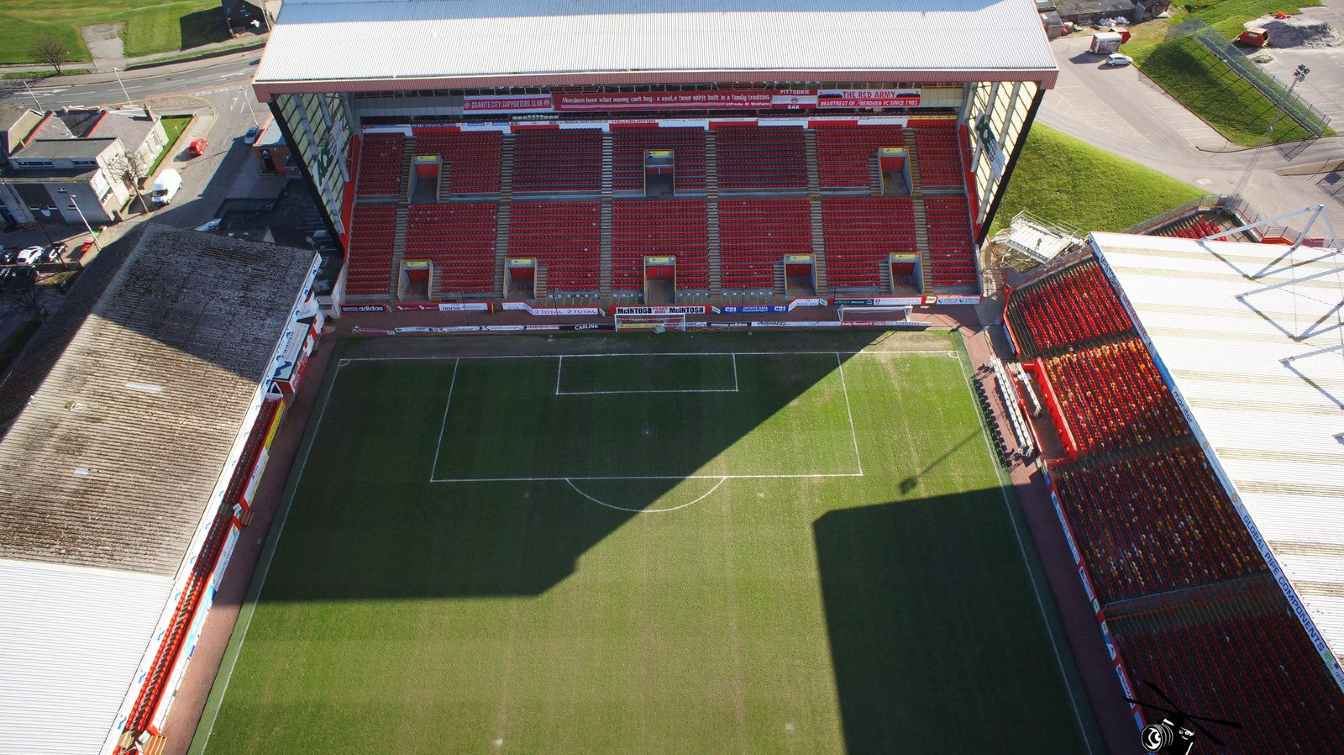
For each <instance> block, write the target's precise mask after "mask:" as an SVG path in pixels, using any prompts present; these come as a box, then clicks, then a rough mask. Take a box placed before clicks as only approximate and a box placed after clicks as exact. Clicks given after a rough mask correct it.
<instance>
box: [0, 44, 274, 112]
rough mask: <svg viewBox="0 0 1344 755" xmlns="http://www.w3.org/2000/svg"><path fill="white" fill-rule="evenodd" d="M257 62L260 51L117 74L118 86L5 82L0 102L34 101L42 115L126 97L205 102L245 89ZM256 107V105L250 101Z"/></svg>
mask: <svg viewBox="0 0 1344 755" xmlns="http://www.w3.org/2000/svg"><path fill="white" fill-rule="evenodd" d="M260 60H261V51H260V50H252V51H249V52H241V53H233V54H231V55H225V56H221V57H219V58H212V59H210V60H209V61H206V62H201V61H194V62H187V63H176V64H173V65H168V66H158V67H155V68H146V69H143V70H140V71H126V72H124V73H122V74H121V84H124V85H125V87H126V91H125V92H124V93H123V91H122V87H121V85H120V84H118V83H117V79H116V77H115V76H110V75H108V74H102V73H99V74H87V75H80V76H63V77H61V78H59V79H47V80H43V81H38V82H34V83H32V84H30V85H29V87H28V89H25V88H24V87H23V86H22V84H21V83H20V82H15V81H9V82H4V85H5V91H3V92H0V101H8V102H10V103H11V104H16V105H23V106H26V107H32V106H33V105H34V103H33V97H32V96H29V93H28V91H29V90H31V92H32V94H33V95H35V96H36V99H37V103H38V104H39V105H40V106H41V107H40V108H39V109H43V110H59V109H60V108H63V107H95V106H98V105H109V104H116V103H120V102H125V101H126V98H127V95H129V96H130V98H131V99H132V100H135V101H141V100H145V99H150V100H152V99H154V98H158V97H165V96H177V95H194V96H204V95H207V94H216V93H219V92H223V91H230V90H232V91H238V90H239V89H247V90H248V91H249V92H250V91H251V87H250V86H249V85H250V84H251V82H252V75H253V74H254V73H255V72H256V70H257V62H258V61H260ZM254 102H255V100H254Z"/></svg>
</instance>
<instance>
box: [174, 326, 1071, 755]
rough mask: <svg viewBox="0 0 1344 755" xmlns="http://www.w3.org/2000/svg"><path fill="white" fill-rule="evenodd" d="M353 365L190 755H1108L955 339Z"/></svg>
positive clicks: (483, 346) (537, 345)
mask: <svg viewBox="0 0 1344 755" xmlns="http://www.w3.org/2000/svg"><path fill="white" fill-rule="evenodd" d="M343 348H344V351H342V352H341V353H338V354H337V355H336V365H337V368H336V369H334V370H331V371H330V372H329V373H328V377H327V381H328V382H327V384H326V386H325V387H324V391H325V394H324V398H323V399H322V401H323V402H324V403H323V405H322V408H321V410H320V411H321V413H320V416H319V418H318V419H317V420H316V422H315V423H314V427H310V429H309V437H308V438H307V439H306V441H305V442H306V444H307V445H306V448H307V450H306V451H304V452H301V453H300V457H299V458H300V461H299V462H298V466H297V468H296V469H295V471H294V472H293V473H292V478H291V483H290V485H291V500H290V502H289V510H288V512H287V515H282V516H284V517H285V518H284V519H283V524H282V525H280V526H277V527H275V528H274V531H273V533H272V537H273V538H278V540H277V541H276V543H277V544H276V545H275V546H274V548H273V550H269V549H268V553H270V554H273V558H272V559H271V560H270V561H267V560H266V558H267V556H263V562H262V564H261V565H260V566H259V569H258V578H259V579H264V582H263V583H261V585H260V591H259V594H255V595H254V598H255V603H254V604H253V605H251V606H248V607H247V608H245V609H244V611H243V616H242V618H241V619H240V621H239V625H238V628H237V629H236V630H235V633H234V637H233V640H232V643H233V646H232V647H231V649H230V652H229V654H228V655H227V656H226V660H225V663H224V666H223V668H221V671H220V675H219V678H218V680H217V681H216V684H215V689H214V691H213V692H212V695H211V701H210V704H209V705H208V706H207V709H206V713H205V716H204V717H203V719H202V722H201V725H200V728H199V729H198V731H197V734H196V738H195V741H194V743H193V747H192V750H193V752H209V753H216V752H218V753H226V752H262V753H265V752H273V753H290V752H300V751H311V752H318V751H337V750H339V751H345V752H351V751H379V752H463V751H486V752H520V753H537V752H727V751H733V752H748V751H750V752H760V751H797V752H843V751H850V752H879V751H880V752H892V751H910V752H953V751H957V752H989V751H995V752H998V751H1005V750H1011V749H1016V748H1017V746H1018V745H1021V746H1023V747H1028V746H1029V747H1030V749H1032V750H1034V751H1038V752H1087V751H1088V749H1089V744H1088V743H1089V741H1090V739H1091V736H1090V734H1088V733H1086V732H1085V727H1090V724H1086V723H1084V721H1085V720H1090V719H1087V718H1086V715H1087V714H1086V713H1083V714H1081V715H1080V714H1079V712H1078V709H1079V708H1080V707H1081V708H1083V709H1084V710H1085V708H1086V705H1085V702H1084V701H1081V700H1075V699H1074V697H1075V695H1076V694H1078V691H1077V689H1076V683H1071V682H1070V681H1068V680H1069V679H1070V677H1071V675H1072V674H1073V671H1072V659H1071V658H1070V657H1069V656H1068V649H1067V644H1065V643H1063V641H1062V640H1061V639H1058V638H1057V637H1056V636H1055V635H1054V632H1055V631H1057V630H1055V629H1054V622H1055V621H1056V619H1055V617H1054V608H1053V606H1052V605H1051V604H1050V603H1049V597H1048V596H1049V590H1048V588H1047V587H1045V586H1043V585H1038V584H1036V582H1035V580H1036V579H1042V578H1041V577H1039V575H1038V570H1036V567H1035V566H1034V565H1033V564H1034V558H1035V556H1034V551H1033V550H1032V544H1031V542H1030V540H1029V539H1028V537H1027V535H1026V533H1025V530H1024V529H1021V528H1020V524H1019V523H1018V521H1017V517H1018V513H1017V511H1016V506H1017V503H1016V501H1015V500H1014V499H1013V497H1012V494H1011V492H1010V491H1008V490H1005V489H1004V488H1003V486H1002V482H1001V478H1000V475H999V471H998V468H997V466H996V462H995V460H994V457H993V454H992V452H991V450H990V448H989V445H988V442H987V439H986V436H985V431H984V427H983V425H982V421H981V418H980V414H979V411H978V408H977V405H976V402H975V399H974V397H973V395H972V393H971V391H970V390H969V387H968V383H967V381H966V379H965V378H966V375H967V370H968V363H967V360H966V357H965V355H964V351H963V349H962V346H961V344H960V341H959V338H957V337H955V336H949V335H945V334H896V333H888V334H882V335H873V334H855V333H845V334H834V335H830V334H789V335H788V336H786V337H775V336H772V335H760V334H757V335H747V334H741V335H728V336H724V335H716V336H712V337H704V336H689V335H680V334H678V335H661V336H652V335H650V336H620V337H612V336H579V337H569V338H566V337H561V338H553V339H545V340H543V339H519V338H513V339H498V340H493V339H488V338H481V339H475V338H473V339H455V340H447V339H428V338H427V339H415V340H411V339H400V340H396V339H387V340H383V341H376V340H375V341H362V342H351V343H346V344H343ZM279 521H281V520H278V522H279ZM263 575H264V576H263ZM254 592H255V589H254ZM1011 731H1019V732H1022V733H1023V737H1024V739H1023V741H1022V742H1018V743H1013V742H1009V741H1005V740H1004V732H1011Z"/></svg>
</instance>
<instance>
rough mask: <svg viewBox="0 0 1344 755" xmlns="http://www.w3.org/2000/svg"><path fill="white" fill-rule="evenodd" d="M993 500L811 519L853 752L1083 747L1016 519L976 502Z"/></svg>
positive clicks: (948, 499) (993, 496)
mask: <svg viewBox="0 0 1344 755" xmlns="http://www.w3.org/2000/svg"><path fill="white" fill-rule="evenodd" d="M1003 505H1004V504H1003V501H1002V499H1001V493H1000V491H999V490H998V489H997V488H995V489H986V490H976V491H970V492H966V493H960V494H955V495H944V496H936V497H929V498H924V499H919V500H914V501H904V502H893V503H885V504H878V505H874V506H865V507H861V508H854V509H840V510H835V511H831V512H829V513H827V514H825V515H823V516H822V517H821V518H819V519H818V520H817V521H816V522H815V523H814V525H813V535H814V539H815V542H816V549H817V561H818V565H819V567H820V571H821V589H822V598H823V603H824V606H825V613H826V626H827V632H828V635H829V639H830V649H831V662H832V664H833V666H834V670H835V681H836V687H837V691H838V693H839V702H840V712H841V720H842V725H843V729H844V736H845V745H846V748H847V750H848V751H849V752H852V753H878V752H949V753H950V752H977V753H988V752H994V753H1012V752H1022V753H1041V752H1052V753H1053V752H1061V753H1062V752H1084V751H1085V745H1084V743H1083V740H1082V739H1081V735H1080V733H1079V731H1078V729H1077V724H1075V717H1074V716H1073V714H1072V712H1071V710H1070V707H1069V706H1070V703H1069V696H1068V694H1067V690H1066V688H1065V687H1064V685H1063V682H1062V677H1061V675H1060V674H1061V671H1060V668H1059V665H1058V663H1059V662H1058V661H1057V659H1056V658H1055V657H1054V649H1053V646H1052V644H1051V642H1050V638H1049V636H1048V634H1047V633H1046V632H1047V629H1046V627H1045V625H1044V624H1043V618H1042V614H1041V610H1042V609H1041V608H1040V607H1039V606H1038V605H1037V603H1036V602H1035V599H1034V597H1033V587H1032V585H1031V584H1030V583H1029V579H1030V578H1029V577H1028V575H1027V572H1026V569H1025V568H1024V565H1023V563H1022V559H1021V555H1020V553H1021V552H1020V551H1019V549H1018V548H1019V546H1018V544H1017V543H1016V542H1015V540H1014V535H1013V530H1012V529H1011V527H1010V525H1009V523H1008V522H1005V521H1003V516H1002V514H1001V513H1000V514H998V515H997V516H995V515H992V514H991V513H990V512H989V511H987V510H986V507H993V508H995V509H997V510H998V511H999V512H1002V507H1003ZM987 517H988V519H989V520H990V521H987ZM996 519H997V521H992V520H996ZM977 523H980V524H986V525H988V524H993V526H976V524H977Z"/></svg>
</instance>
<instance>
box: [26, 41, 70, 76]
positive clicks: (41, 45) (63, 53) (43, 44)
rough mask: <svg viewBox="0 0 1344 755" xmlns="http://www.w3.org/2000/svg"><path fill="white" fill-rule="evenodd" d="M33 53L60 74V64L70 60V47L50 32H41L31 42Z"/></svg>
mask: <svg viewBox="0 0 1344 755" xmlns="http://www.w3.org/2000/svg"><path fill="white" fill-rule="evenodd" d="M33 54H34V55H36V56H37V59H38V60H40V61H41V62H43V63H46V64H47V65H49V66H51V67H52V68H53V69H55V71H56V75H57V76H60V75H61V66H63V65H65V63H66V61H68V60H70V47H69V46H68V45H66V44H65V40H62V39H61V38H60V37H58V36H56V35H55V34H51V33H50V32H48V33H45V34H42V35H41V36H39V37H38V38H37V41H36V42H34V43H33Z"/></svg>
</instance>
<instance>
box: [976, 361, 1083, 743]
mask: <svg viewBox="0 0 1344 755" xmlns="http://www.w3.org/2000/svg"><path fill="white" fill-rule="evenodd" d="M957 361H958V362H961V355H960V354H958V355H957ZM966 370H967V368H966V367H965V366H964V364H963V368H962V369H961V370H959V372H961V377H962V380H964V381H965V383H966V392H967V393H969V394H971V396H972V397H974V395H975V389H974V388H973V387H972V386H971V378H970V377H969V376H968V375H967V374H966ZM972 400H974V399H972ZM971 408H972V410H973V411H975V416H976V419H977V420H978V422H979V424H980V437H981V438H982V439H983V440H984V441H985V453H986V454H988V455H989V463H990V464H993V465H994V474H995V476H996V477H999V499H1000V500H1002V501H1003V513H1004V514H1007V515H1008V523H1009V524H1011V525H1013V538H1014V539H1015V540H1017V552H1018V553H1019V554H1021V556H1022V568H1023V569H1026V571H1027V581H1028V582H1030V583H1031V592H1032V594H1033V595H1035V596H1036V608H1037V609H1038V610H1039V612H1040V614H1041V621H1042V622H1043V623H1044V624H1045V635H1046V636H1047V637H1049V638H1050V649H1051V650H1053V651H1054V654H1055V666H1056V667H1057V668H1058V669H1059V676H1060V678H1061V679H1062V680H1063V681H1064V689H1065V690H1067V691H1068V693H1069V710H1071V711H1073V720H1074V722H1075V723H1077V724H1078V736H1080V737H1082V740H1083V747H1086V748H1087V752H1088V755H1091V753H1092V743H1091V741H1090V740H1089V739H1088V736H1087V729H1086V728H1084V727H1083V719H1082V716H1081V715H1079V713H1078V706H1077V705H1075V704H1074V703H1075V702H1076V701H1075V698H1074V696H1073V685H1072V684H1071V683H1070V682H1069V675H1068V674H1067V673H1065V671H1064V658H1063V656H1061V655H1060V653H1059V643H1058V642H1056V641H1055V629H1054V626H1053V625H1052V624H1051V623H1050V617H1049V616H1047V615H1046V613H1045V601H1043V600H1042V599H1041V589H1040V588H1039V587H1038V586H1037V585H1036V578H1035V577H1034V576H1032V573H1031V563H1030V561H1029V559H1028V558H1027V546H1026V544H1025V543H1023V542H1022V530H1021V529H1020V528H1019V527H1018V526H1017V518H1016V517H1014V516H1013V510H1012V508H1013V506H1012V503H1011V502H1010V501H1009V500H1008V490H1007V486H1005V485H1004V484H1003V478H1002V472H1000V471H999V460H998V459H997V458H995V456H994V446H993V444H991V443H990V441H989V427H988V426H987V425H986V423H985V417H984V415H983V414H981V413H980V407H978V406H975V405H974V404H972V406H971ZM1010 481H1011V480H1010ZM1042 566H1043V565H1042Z"/></svg>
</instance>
